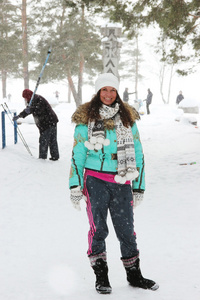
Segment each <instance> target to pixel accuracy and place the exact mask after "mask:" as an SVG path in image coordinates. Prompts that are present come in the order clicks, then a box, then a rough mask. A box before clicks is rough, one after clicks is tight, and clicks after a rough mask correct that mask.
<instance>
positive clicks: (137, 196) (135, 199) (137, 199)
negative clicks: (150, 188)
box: [133, 191, 144, 208]
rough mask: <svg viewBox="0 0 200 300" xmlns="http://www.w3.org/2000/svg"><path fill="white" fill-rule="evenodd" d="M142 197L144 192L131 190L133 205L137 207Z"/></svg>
mask: <svg viewBox="0 0 200 300" xmlns="http://www.w3.org/2000/svg"><path fill="white" fill-rule="evenodd" d="M143 199H144V192H143V191H142V192H138V191H133V206H134V208H135V207H137V206H138V205H140V204H141V203H142V201H143Z"/></svg>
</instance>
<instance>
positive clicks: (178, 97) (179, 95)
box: [176, 91, 184, 104]
mask: <svg viewBox="0 0 200 300" xmlns="http://www.w3.org/2000/svg"><path fill="white" fill-rule="evenodd" d="M183 99H184V96H183V94H182V91H180V92H179V94H178V96H177V97H176V104H179V103H180V102H181V101H182V100H183Z"/></svg>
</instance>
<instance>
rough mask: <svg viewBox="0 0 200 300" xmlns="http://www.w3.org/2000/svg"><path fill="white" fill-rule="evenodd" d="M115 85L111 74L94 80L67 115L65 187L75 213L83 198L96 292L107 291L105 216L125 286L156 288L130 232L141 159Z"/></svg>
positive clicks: (129, 112) (132, 117)
mask: <svg viewBox="0 0 200 300" xmlns="http://www.w3.org/2000/svg"><path fill="white" fill-rule="evenodd" d="M118 89H119V82H118V79H117V77H116V76H114V75H113V74H111V73H105V74H101V75H100V76H99V77H98V78H97V80H96V82H95V92H96V94H95V95H94V97H93V98H92V100H91V101H90V102H88V103H85V104H83V105H81V106H79V107H78V109H77V110H76V111H75V113H74V114H73V116H72V121H73V122H74V123H75V124H76V128H75V133H74V146H73V152H72V160H71V162H72V163H71V171H70V179H69V186H70V190H71V196H70V197H71V201H72V203H73V205H74V207H75V208H76V209H78V210H80V200H81V199H82V198H83V196H84V197H85V199H86V205H87V214H88V219H89V224H90V230H89V233H88V244H89V247H88V252H87V254H88V257H89V259H90V264H91V266H92V268H93V270H94V273H95V275H96V284H95V286H96V290H97V292H99V293H102V294H109V293H111V291H112V288H111V286H110V282H109V279H108V266H107V259H106V243H105V239H106V237H107V236H108V227H107V214H108V211H109V212H110V215H111V218H112V222H113V226H114V229H115V232H116V235H117V238H118V240H119V242H120V250H121V255H122V257H121V260H122V262H123V265H124V267H125V270H126V273H127V280H128V282H129V283H130V284H131V285H132V286H135V287H141V288H144V289H151V290H156V289H157V288H158V285H157V284H156V283H155V282H154V281H152V280H149V279H146V278H143V276H142V274H141V271H140V266H139V251H138V248H137V244H136V235H135V232H134V225H133V224H134V222H133V206H134V207H135V206H136V205H138V204H139V203H140V202H141V201H142V199H143V194H144V190H145V179H144V155H143V151H142V145H141V141H140V137H139V132H138V128H137V125H136V120H139V115H138V113H137V112H136V110H135V109H134V108H132V107H131V106H130V105H128V104H125V103H123V102H122V100H121V99H120V97H119V95H118Z"/></svg>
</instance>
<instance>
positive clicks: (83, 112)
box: [69, 103, 145, 191]
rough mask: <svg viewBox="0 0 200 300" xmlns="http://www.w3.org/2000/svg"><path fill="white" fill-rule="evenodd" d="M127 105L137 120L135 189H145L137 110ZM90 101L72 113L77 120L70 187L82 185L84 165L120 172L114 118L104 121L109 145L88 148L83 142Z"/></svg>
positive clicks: (134, 132)
mask: <svg viewBox="0 0 200 300" xmlns="http://www.w3.org/2000/svg"><path fill="white" fill-rule="evenodd" d="M125 105H126V108H128V109H130V110H131V112H132V114H131V115H132V118H133V120H134V123H133V126H132V133H133V139H134V146H135V159H136V167H137V170H138V171H139V176H138V178H136V179H135V180H133V182H132V189H133V190H143V191H144V190H145V173H144V155H143V150H142V145H141V141H140V136H139V131H138V128H137V125H136V123H135V121H136V119H138V114H137V112H136V111H135V110H134V108H132V107H131V106H130V105H129V104H125ZM87 107H88V103H85V104H83V105H81V106H80V107H79V108H78V109H77V110H76V112H75V113H74V114H73V116H72V121H73V122H75V123H76V127H75V132H74V145H73V151H72V159H71V170H70V178H69V187H70V188H71V187H72V186H77V185H80V186H81V187H82V188H83V176H84V169H85V168H87V169H92V170H95V171H100V172H105V173H106V172H108V173H117V136H116V132H115V128H114V121H113V120H110V121H109V122H107V123H106V122H105V124H104V128H105V135H106V139H109V140H110V144H109V145H108V146H103V148H102V149H101V150H98V151H97V150H96V151H95V150H88V148H86V147H85V145H84V142H85V141H87V140H88V126H87V123H88V118H87V111H88V109H87Z"/></svg>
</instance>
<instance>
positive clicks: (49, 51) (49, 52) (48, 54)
mask: <svg viewBox="0 0 200 300" xmlns="http://www.w3.org/2000/svg"><path fill="white" fill-rule="evenodd" d="M50 54H51V48H49V50H48V52H47V58H46V60H45V63H44V65H43V67H42V70H41V72H40V75H39V77H38V80H37V83H36V86H35V90H34V92H33V94H32V97H31V100H30V102H29V104H28V106H31V103H32V101H33V98H34V96H35V93H36V91H37V88H38V86H39V83H40V79H41V78H42V75H43V72H44V69H45V67H46V64H47V62H48V59H49V56H50Z"/></svg>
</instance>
